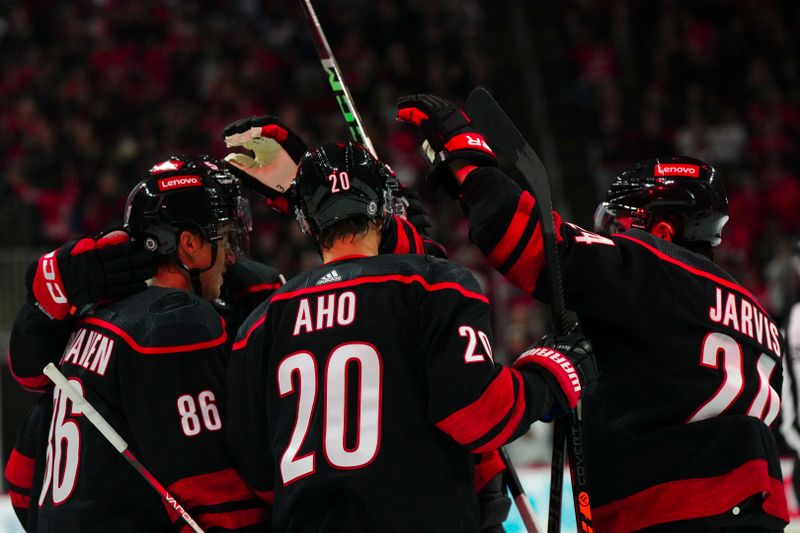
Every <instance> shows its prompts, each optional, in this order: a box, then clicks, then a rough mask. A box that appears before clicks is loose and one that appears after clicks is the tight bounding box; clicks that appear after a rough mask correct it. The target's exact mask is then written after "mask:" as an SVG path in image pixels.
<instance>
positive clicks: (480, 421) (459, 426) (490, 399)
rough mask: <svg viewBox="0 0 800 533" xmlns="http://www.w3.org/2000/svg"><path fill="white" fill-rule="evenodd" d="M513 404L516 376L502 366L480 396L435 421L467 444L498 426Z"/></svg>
mask: <svg viewBox="0 0 800 533" xmlns="http://www.w3.org/2000/svg"><path fill="white" fill-rule="evenodd" d="M513 407H514V378H513V377H512V375H511V371H510V369H509V368H508V367H503V369H502V370H501V371H500V373H499V374H497V376H495V378H494V379H493V380H492V381H491V383H489V386H488V387H486V389H485V390H484V391H483V393H482V394H481V395H480V397H479V398H478V399H477V400H475V401H474V402H472V403H470V404H469V405H466V406H465V407H462V408H461V409H459V410H458V411H456V412H454V413H453V414H451V415H450V416H448V417H446V418H445V419H443V420H440V421H439V422H437V423H436V427H438V428H439V429H440V430H442V431H444V432H445V433H447V434H448V435H450V436H451V437H453V439H454V440H455V441H456V442H458V443H459V444H461V445H462V446H465V445H467V444H469V443H470V442H474V441H476V440H478V439H480V438H481V437H483V436H484V435H486V434H487V433H489V432H490V431H491V430H492V429H493V428H494V427H495V426H497V425H498V424H499V423H500V422H502V421H503V419H504V418H505V417H506V415H508V412H509V411H510V410H511V409H512V408H513Z"/></svg>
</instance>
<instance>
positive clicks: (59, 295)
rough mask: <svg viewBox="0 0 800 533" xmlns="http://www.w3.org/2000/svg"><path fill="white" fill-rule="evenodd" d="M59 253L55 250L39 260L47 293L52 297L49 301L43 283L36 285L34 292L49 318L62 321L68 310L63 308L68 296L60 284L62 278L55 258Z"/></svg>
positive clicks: (40, 306) (40, 307)
mask: <svg viewBox="0 0 800 533" xmlns="http://www.w3.org/2000/svg"><path fill="white" fill-rule="evenodd" d="M57 251H58V250H53V251H52V252H50V253H48V254H45V255H43V256H42V257H41V258H40V259H39V268H40V271H41V273H42V277H43V278H44V280H43V282H44V286H45V287H46V288H47V293H48V294H49V295H50V298H49V299H48V298H47V296H46V295H45V294H44V292H43V291H42V289H41V285H42V281H39V283H36V284H34V286H33V290H34V292H35V294H36V297H37V300H38V302H37V303H39V309H41V310H42V311H44V312H45V314H47V315H48V316H51V317H54V318H56V319H62V318H64V317H65V316H66V314H67V312H68V309H62V308H61V306H62V305H63V304H66V303H67V296H66V295H65V294H64V289H63V288H62V287H61V284H59V283H58V278H59V277H60V276H59V273H58V263H57V262H56V258H55V255H56V252H57Z"/></svg>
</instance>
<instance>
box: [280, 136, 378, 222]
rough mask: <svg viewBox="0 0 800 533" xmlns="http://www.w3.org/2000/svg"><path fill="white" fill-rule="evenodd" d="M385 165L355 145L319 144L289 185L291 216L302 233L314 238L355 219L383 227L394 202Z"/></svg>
mask: <svg viewBox="0 0 800 533" xmlns="http://www.w3.org/2000/svg"><path fill="white" fill-rule="evenodd" d="M391 183H392V176H391V174H390V171H389V170H388V169H387V167H386V165H385V164H384V163H382V162H381V161H378V160H377V159H375V158H374V157H373V156H372V154H371V153H370V152H369V151H367V149H366V148H364V147H363V146H361V145H360V144H358V143H355V142H352V141H348V142H345V143H332V144H324V145H322V146H320V147H319V148H315V149H313V150H309V151H308V152H306V154H305V155H304V156H303V158H302V159H301V160H300V164H299V166H298V169H297V175H296V176H295V179H294V182H293V183H292V188H291V192H292V199H293V201H294V205H295V216H296V217H297V221H298V223H299V224H300V229H302V230H303V233H306V234H307V235H310V236H317V235H319V234H320V232H321V231H323V230H325V229H327V228H329V227H331V226H332V225H334V224H335V223H337V222H340V221H342V220H346V219H348V218H352V217H355V216H359V215H365V216H367V217H369V218H373V219H377V220H382V221H384V222H385V221H386V219H387V218H388V217H389V216H390V215H391V213H392V209H393V206H394V201H393V197H392V192H391Z"/></svg>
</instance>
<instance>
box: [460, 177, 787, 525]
mask: <svg viewBox="0 0 800 533" xmlns="http://www.w3.org/2000/svg"><path fill="white" fill-rule="evenodd" d="M462 192H463V199H462V206H463V208H464V210H465V212H466V214H467V217H468V219H469V228H470V238H471V240H472V241H473V242H475V243H476V244H477V245H478V246H479V247H480V248H481V251H482V252H483V254H484V255H485V256H486V258H487V260H488V261H489V262H490V264H491V265H492V266H493V267H494V268H495V269H497V270H498V271H499V272H501V273H502V274H503V275H505V276H506V278H507V279H508V280H509V281H511V282H512V283H513V284H514V285H516V286H517V287H520V288H521V289H523V290H524V291H526V292H528V293H531V294H533V295H534V296H536V297H537V298H538V299H541V300H544V301H549V300H550V294H549V287H548V284H547V283H546V273H545V258H544V250H543V245H542V239H541V225H540V223H539V221H540V219H539V214H538V210H537V209H535V201H534V199H533V197H532V196H531V195H530V194H529V193H527V192H524V191H521V190H520V189H519V187H517V186H516V184H514V183H513V182H512V181H511V180H510V179H509V178H507V177H506V176H504V175H503V174H502V172H501V171H499V170H497V169H493V168H480V169H477V170H475V171H473V172H472V173H471V174H470V175H469V176H468V178H467V180H466V181H465V183H464V186H463V188H462ZM553 216H554V222H555V229H556V238H557V241H558V252H559V256H560V259H561V264H562V272H563V279H564V290H565V300H566V305H567V308H568V309H570V310H573V311H575V312H576V314H577V315H578V319H579V322H580V324H581V327H582V329H583V332H584V334H585V335H586V336H587V338H589V339H590V340H591V342H592V344H593V346H594V353H595V356H596V359H597V363H598V368H599V370H600V376H599V380H598V386H597V389H596V392H594V393H593V394H591V395H589V396H587V397H585V398H584V403H583V407H584V438H585V440H586V456H587V466H588V476H589V486H590V488H591V491H592V502H593V507H594V508H593V510H592V511H593V515H594V519H595V525H596V526H597V527H596V529H597V530H604V531H605V530H607V531H631V530H636V529H642V528H644V527H647V526H650V525H653V524H655V523H658V522H657V521H655V522H653V521H652V520H654V517H666V516H668V517H670V518H669V520H680V519H688V518H691V517H694V516H711V515H716V514H719V513H724V512H727V511H728V510H730V509H731V508H732V507H733V506H734V505H736V504H737V503H738V502H740V501H742V500H744V499H745V498H747V497H748V496H750V495H753V494H762V493H763V494H767V495H769V497H768V498H766V500H765V503H764V506H763V510H764V520H766V521H767V522H765V523H767V526H768V527H771V528H773V529H779V528H780V524H781V522H782V521H783V520H784V519H785V518H786V516H787V515H786V506H785V500H783V496H782V494H783V491H782V489H780V488H779V487H780V483H781V482H780V479H781V474H780V466H779V462H778V460H777V452H776V449H775V446H774V443H772V444H771V442H772V439H771V437H770V436H769V429H768V427H767V426H768V425H769V424H772V423H773V422H774V421H775V418H776V416H777V414H778V411H779V408H780V395H779V394H778V392H777V391H780V390H781V379H782V377H781V375H782V372H781V357H782V356H783V354H784V352H785V349H784V347H783V342H784V341H783V339H782V338H781V336H780V334H779V332H778V329H777V327H776V325H775V323H774V322H773V321H772V319H771V318H770V317H769V315H768V313H767V312H766V311H765V310H764V309H763V307H762V306H761V305H760V304H759V303H758V301H757V300H756V299H755V298H754V297H753V296H752V295H751V294H749V293H748V292H747V291H746V290H745V289H744V288H743V287H742V286H741V285H739V284H738V283H737V282H736V281H735V280H734V279H733V278H732V277H731V276H730V275H728V274H727V273H726V272H725V271H724V270H723V269H721V268H720V267H718V266H717V265H716V264H714V263H713V262H712V261H710V260H709V259H707V258H705V257H703V256H701V255H698V254H694V253H692V252H690V251H688V250H687V249H685V248H681V247H679V246H675V245H673V244H671V243H669V242H667V241H664V240H662V239H659V238H657V237H655V236H653V235H651V234H649V233H647V232H644V231H640V230H630V231H627V232H625V233H622V234H616V235H613V236H610V237H606V236H601V235H597V234H595V233H592V232H590V231H587V230H585V229H583V228H581V227H579V226H576V225H574V224H570V223H566V222H563V221H562V220H561V219H560V217H559V216H558V214H557V213H555V212H554V213H553ZM725 438H727V439H728V442H726V441H725V440H724V439H725ZM734 441H735V442H736V443H737V446H735V447H733V446H730V442H734ZM631 465H637V466H636V468H631ZM751 469H752V470H751ZM699 480H702V481H699ZM701 482H708V483H714V486H717V487H721V486H725V487H726V490H724V491H723V490H717V491H715V494H714V496H713V497H709V498H707V499H705V500H703V501H702V504H700V503H697V502H696V501H695V500H692V498H693V495H695V494H697V493H698V492H700V491H701V490H700V488H699V487H696V485H697V484H698V483H701ZM728 488H729V489H730V490H727V489H728ZM702 492H707V491H702ZM736 498H739V499H738V500H736ZM684 500H686V501H684ZM679 501H680V502H682V503H680V504H677V503H676V502H679ZM658 502H671V503H670V504H669V505H667V504H659V503H658ZM690 509H691V510H690ZM676 510H679V511H676ZM770 520H771V522H769V521H770Z"/></svg>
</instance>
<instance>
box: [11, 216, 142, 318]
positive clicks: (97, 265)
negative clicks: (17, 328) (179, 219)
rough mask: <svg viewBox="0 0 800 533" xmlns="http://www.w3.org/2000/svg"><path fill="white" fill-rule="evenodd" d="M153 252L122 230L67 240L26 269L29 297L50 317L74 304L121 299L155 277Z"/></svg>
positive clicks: (63, 314) (64, 313) (65, 313)
mask: <svg viewBox="0 0 800 533" xmlns="http://www.w3.org/2000/svg"><path fill="white" fill-rule="evenodd" d="M155 271H156V270H155V255H154V253H153V252H148V251H147V250H145V249H144V248H142V247H141V246H139V243H136V242H132V241H131V240H130V238H129V237H128V234H127V233H125V232H124V231H113V232H111V233H109V234H107V235H105V236H104V237H101V238H99V239H97V240H95V239H92V238H88V237H87V238H84V239H80V240H77V241H71V242H69V243H67V244H65V245H64V246H62V247H61V248H58V249H57V250H53V251H52V252H50V253H47V254H45V255H43V256H42V257H40V258H39V261H38V262H35V263H33V264H32V265H31V267H30V268H29V269H28V276H27V279H26V286H27V288H28V299H29V301H30V302H31V303H32V304H33V305H34V306H36V307H37V308H38V309H39V310H40V311H42V312H43V313H44V314H45V315H47V316H48V317H49V318H50V319H52V320H63V319H65V318H66V317H67V316H68V315H70V312H71V311H72V308H73V307H82V306H84V305H87V304H91V303H97V302H100V301H104V300H114V299H119V298H122V297H125V296H128V295H129V294H133V293H136V292H139V291H142V290H144V289H145V288H146V287H147V285H146V283H145V281H146V280H148V279H150V278H152V277H153V276H154V275H155Z"/></svg>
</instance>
